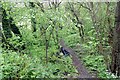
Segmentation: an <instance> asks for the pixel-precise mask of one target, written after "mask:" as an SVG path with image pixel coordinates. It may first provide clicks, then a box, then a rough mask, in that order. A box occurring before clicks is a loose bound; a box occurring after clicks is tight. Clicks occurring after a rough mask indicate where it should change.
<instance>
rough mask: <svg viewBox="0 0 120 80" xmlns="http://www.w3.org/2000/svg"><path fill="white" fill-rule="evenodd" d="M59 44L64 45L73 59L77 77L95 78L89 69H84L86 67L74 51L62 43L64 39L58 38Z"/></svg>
mask: <svg viewBox="0 0 120 80" xmlns="http://www.w3.org/2000/svg"><path fill="white" fill-rule="evenodd" d="M60 45H61V46H62V47H64V48H65V49H66V50H67V51H68V52H69V53H70V55H71V57H72V60H73V65H74V66H75V67H76V69H77V71H78V73H79V76H78V78H95V77H96V76H93V75H90V73H89V71H88V70H87V69H86V67H85V66H84V64H83V61H82V60H80V59H79V57H78V56H77V54H76V53H75V51H74V50H73V49H71V48H69V47H67V46H66V45H65V43H64V40H63V39H61V40H60Z"/></svg>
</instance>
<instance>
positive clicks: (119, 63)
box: [110, 1, 120, 76]
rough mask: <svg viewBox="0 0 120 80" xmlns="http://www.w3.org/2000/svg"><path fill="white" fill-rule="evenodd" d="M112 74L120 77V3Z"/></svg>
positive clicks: (117, 12) (114, 39)
mask: <svg viewBox="0 0 120 80" xmlns="http://www.w3.org/2000/svg"><path fill="white" fill-rule="evenodd" d="M111 57H112V61H111V66H110V67H111V72H112V73H114V74H117V75H118V76H120V1H119V2H117V7H116V14H115V29H114V36H113V49H112V55H111Z"/></svg>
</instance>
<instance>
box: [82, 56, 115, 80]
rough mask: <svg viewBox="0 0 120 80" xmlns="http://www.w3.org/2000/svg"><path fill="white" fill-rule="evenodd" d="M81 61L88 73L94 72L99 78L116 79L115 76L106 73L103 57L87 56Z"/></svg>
mask: <svg viewBox="0 0 120 80" xmlns="http://www.w3.org/2000/svg"><path fill="white" fill-rule="evenodd" d="M83 61H84V62H85V65H86V66H87V68H88V69H89V70H90V71H93V72H94V71H95V72H97V73H95V74H97V76H98V77H100V78H117V76H115V75H113V74H111V73H110V72H108V71H107V66H106V64H105V60H104V57H103V56H100V55H97V56H96V55H88V56H84V58H83Z"/></svg>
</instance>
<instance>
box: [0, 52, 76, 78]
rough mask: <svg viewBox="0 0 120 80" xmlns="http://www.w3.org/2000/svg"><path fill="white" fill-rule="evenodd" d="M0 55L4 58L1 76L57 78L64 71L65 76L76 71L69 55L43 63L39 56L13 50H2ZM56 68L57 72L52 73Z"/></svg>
mask: <svg viewBox="0 0 120 80" xmlns="http://www.w3.org/2000/svg"><path fill="white" fill-rule="evenodd" d="M1 57H2V58H4V60H2V62H1V63H0V66H1V68H2V78H9V77H20V78H51V77H52V78H59V77H65V75H64V72H68V73H69V75H67V76H73V74H74V75H75V73H76V71H75V69H74V67H73V66H72V65H71V64H72V61H71V58H70V57H67V58H65V57H63V58H61V59H55V60H58V62H57V63H56V64H54V63H52V62H49V63H48V64H45V62H44V61H43V60H41V59H40V58H39V57H30V56H28V55H27V54H20V53H16V52H13V51H9V52H3V53H2V54H1ZM51 58H52V59H53V57H51ZM56 69H59V72H56V74H53V73H54V72H55V71H56Z"/></svg>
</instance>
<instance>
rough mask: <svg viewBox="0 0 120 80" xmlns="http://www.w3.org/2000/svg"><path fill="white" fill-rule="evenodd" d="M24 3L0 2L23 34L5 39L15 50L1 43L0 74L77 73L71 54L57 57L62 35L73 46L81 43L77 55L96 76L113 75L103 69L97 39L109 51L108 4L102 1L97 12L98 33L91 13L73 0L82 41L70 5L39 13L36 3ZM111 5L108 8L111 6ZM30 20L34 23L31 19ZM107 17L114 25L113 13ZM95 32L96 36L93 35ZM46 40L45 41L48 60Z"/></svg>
mask: <svg viewBox="0 0 120 80" xmlns="http://www.w3.org/2000/svg"><path fill="white" fill-rule="evenodd" d="M25 4H26V6H25V7H19V6H17V4H16V3H12V2H2V7H3V8H4V9H5V10H6V12H7V18H9V17H12V18H13V19H14V21H13V23H15V24H16V25H17V26H18V28H19V30H20V32H21V35H22V37H19V36H16V35H14V34H13V35H12V38H9V39H7V40H6V41H7V42H8V43H9V44H11V45H12V46H13V47H14V48H15V49H17V50H15V49H14V48H13V49H12V48H11V46H10V45H9V44H5V43H3V44H2V45H4V47H3V48H2V54H0V60H1V63H0V66H1V70H2V71H0V77H2V78H9V77H18V78H28V77H29V78H60V77H63V78H65V77H75V76H78V72H77V71H76V69H75V67H74V66H73V64H72V60H71V57H64V56H63V55H59V56H56V52H59V49H58V46H59V42H57V41H58V40H59V39H61V38H63V39H64V40H65V43H66V44H67V45H68V46H70V47H72V48H75V46H76V45H78V44H80V45H81V46H79V47H78V48H77V49H76V51H77V52H78V56H79V57H81V56H82V59H83V61H84V62H85V65H86V66H87V67H88V69H89V70H90V71H91V72H93V73H94V72H97V73H98V77H100V78H114V77H116V76H114V75H111V74H109V73H108V72H107V71H106V70H107V67H106V65H105V60H104V57H103V56H101V55H100V54H99V50H98V46H99V43H100V40H101V42H102V45H103V47H104V49H105V50H107V51H106V53H109V52H108V50H110V46H108V43H106V41H107V35H106V33H107V32H108V31H109V30H108V27H107V26H109V24H106V23H108V22H107V18H109V16H106V8H107V7H106V6H105V4H102V5H101V7H100V9H99V10H98V12H97V13H96V16H97V17H98V18H97V19H98V20H97V23H96V25H99V26H98V29H99V31H100V32H99V34H97V31H96V28H95V26H94V25H93V21H92V18H91V13H90V12H89V11H88V10H87V9H86V8H84V7H81V6H80V4H79V3H74V5H73V6H74V8H75V10H76V13H77V14H78V16H79V18H80V20H81V21H82V23H83V28H84V42H83V41H82V40H81V38H80V35H79V30H78V28H77V27H76V26H75V25H76V24H77V23H76V21H77V20H76V18H75V16H74V15H73V13H71V11H70V5H66V4H63V6H59V7H58V8H56V9H49V8H43V9H44V10H45V12H42V11H41V8H40V7H39V6H38V5H37V3H35V6H36V7H34V8H31V7H29V6H28V3H27V2H25ZM113 6H114V5H112V6H111V7H112V8H113ZM98 8H99V7H98ZM112 11H113V9H112ZM111 14H112V13H111ZM33 19H34V22H32V20H33ZM72 19H74V20H75V22H73V21H72ZM110 19H111V26H112V27H113V22H114V15H113V14H112V15H111V16H110ZM105 22H106V23H105ZM32 24H34V27H36V32H33V26H32ZM97 35H98V37H99V38H98V37H96V36H97ZM99 39H100V40H99ZM46 40H48V45H47V46H48V50H47V52H48V58H47V60H48V62H47V63H46ZM23 48H24V49H23ZM79 53H80V54H79ZM81 53H82V54H81ZM91 54H92V55H91ZM107 55H108V54H107Z"/></svg>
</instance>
